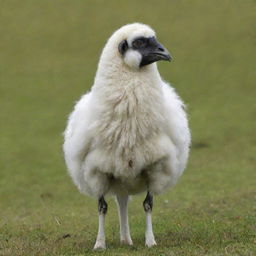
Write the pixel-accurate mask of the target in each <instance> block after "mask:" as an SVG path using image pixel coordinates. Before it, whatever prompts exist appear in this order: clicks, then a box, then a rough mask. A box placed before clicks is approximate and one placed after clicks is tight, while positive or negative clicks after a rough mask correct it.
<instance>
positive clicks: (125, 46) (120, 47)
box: [118, 40, 128, 56]
mask: <svg viewBox="0 0 256 256" xmlns="http://www.w3.org/2000/svg"><path fill="white" fill-rule="evenodd" d="M127 49H128V43H127V41H126V40H123V41H122V42H121V43H120V44H119V45H118V51H119V52H120V54H121V55H122V56H123V55H124V54H125V52H126V50H127Z"/></svg>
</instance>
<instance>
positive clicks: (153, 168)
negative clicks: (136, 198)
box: [64, 23, 190, 249]
mask: <svg viewBox="0 0 256 256" xmlns="http://www.w3.org/2000/svg"><path fill="white" fill-rule="evenodd" d="M159 60H169V61H170V60H171V56H170V54H169V53H168V51H167V50H166V49H165V48H164V47H163V46H162V45H161V44H160V43H159V42H158V41H157V39H156V35H155V32H154V31H153V30H152V29H151V28H150V27H149V26H147V25H144V24H140V23H134V24H128V25H125V26H123V27H121V28H120V29H118V30H117V31H116V32H114V34H113V35H112V36H111V37H110V38H109V40H108V41H107V43H106V45H105V47H104V49H103V52H102V54H101V57H100V61H99V64H98V70H97V73H96V76H95V81H94V84H93V86H92V88H91V91H90V92H89V93H87V94H85V95H84V96H83V97H82V98H81V99H80V100H79V101H78V102H77V104H76V106H75V108H74V111H73V112H72V113H71V115H70V117H69V120H68V125H67V128H66V131H65V142H64V153H65V160H66V164H67V166H68V170H69V173H70V176H71V177H72V179H73V181H74V183H75V184H76V186H77V187H78V189H79V190H80V191H81V192H82V193H84V194H87V195H91V196H94V197H96V198H97V199H98V212H99V230H98V236H97V240H96V243H95V246H94V249H105V248H106V245H105V233H104V222H105V215H106V213H107V203H106V201H105V199H104V196H105V195H106V194H114V195H115V196H116V199H117V204H118V210H119V220H120V239H121V242H122V243H124V244H129V245H131V244H132V239H131V236H130V230H129V224H128V213H127V204H128V198H129V195H133V194H137V193H140V192H147V196H146V198H145V200H144V202H143V206H144V210H145V212H146V233H145V236H146V242H145V243H146V246H148V247H151V246H153V245H156V242H155V238H154V234H153V229H152V222H151V211H152V207H153V195H155V194H159V193H161V192H163V191H164V190H166V189H167V188H168V187H170V186H172V185H174V184H175V183H176V181H177V179H178V178H179V177H180V175H181V174H182V172H183V170H184V168H185V166H186V163H187V159H188V154H189V145H190V132H189V128H188V121H187V117H186V113H185V111H184V104H183V102H182V101H181V99H180V98H179V96H178V95H177V94H176V93H175V91H174V89H173V88H172V87H170V85H168V84H167V83H166V82H164V81H163V80H162V78H161V76H160V74H159V72H158V69H157V65H156V61H159Z"/></svg>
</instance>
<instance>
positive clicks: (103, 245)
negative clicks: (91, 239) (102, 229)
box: [93, 240, 106, 250]
mask: <svg viewBox="0 0 256 256" xmlns="http://www.w3.org/2000/svg"><path fill="white" fill-rule="evenodd" d="M105 249H106V243H105V241H102V240H97V241H96V243H95V245H94V247H93V250H105Z"/></svg>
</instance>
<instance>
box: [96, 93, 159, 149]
mask: <svg viewBox="0 0 256 256" xmlns="http://www.w3.org/2000/svg"><path fill="white" fill-rule="evenodd" d="M147 96H148V95H147ZM108 103H110V102H108ZM111 103H112V104H107V105H106V108H105V112H104V113H103V115H102V126H101V127H100V129H99V130H100V132H99V134H100V139H101V140H102V141H101V143H103V144H104V145H106V146H107V147H108V148H109V149H114V150H116V151H119V153H121V152H122V153H128V152H131V151H133V149H134V148H136V147H138V146H139V145H141V144H143V143H144V142H145V140H147V138H149V137H152V136H154V135H155V134H157V133H158V132H159V130H160V129H161V125H162V122H163V117H162V115H161V113H162V112H163V111H161V108H162V104H161V102H160V100H159V99H156V98H154V99H152V98H151V97H146V95H141V94H139V95H138V93H137V94H136V93H134V92H130V93H123V94H120V95H119V97H116V98H115V99H112V101H111Z"/></svg>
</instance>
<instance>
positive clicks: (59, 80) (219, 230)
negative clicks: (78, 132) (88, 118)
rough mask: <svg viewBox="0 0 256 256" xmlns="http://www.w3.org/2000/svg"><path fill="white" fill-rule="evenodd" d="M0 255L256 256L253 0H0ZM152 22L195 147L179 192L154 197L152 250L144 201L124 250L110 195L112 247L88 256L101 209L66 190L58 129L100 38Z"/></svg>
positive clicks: (93, 62)
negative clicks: (132, 24) (184, 107)
mask: <svg viewBox="0 0 256 256" xmlns="http://www.w3.org/2000/svg"><path fill="white" fill-rule="evenodd" d="M0 4H1V8H0V31H1V40H0V48H1V51H0V90H1V93H0V104H1V116H0V117H1V124H0V134H1V143H0V165H1V166H0V175H1V179H0V209H1V211H0V255H6V256H8V255H10V256H13V255H49V256H50V255H51V256H52V255H68V256H70V255H98V254H100V255H161V256H167V255H170V256H175V255H185V256H187V255H204V256H205V255H207V256H208V255H209V256H210V255H211V256H217V255H232V256H233V255H248V256H249V255H250V256H252V255H256V236H255V233H256V226H255V223H256V204H255V202H256V189H255V188H256V175H255V171H256V170H255V167H256V137H255V130H256V118H255V115H256V100H255V95H256V86H255V78H256V73H255V50H256V49H255V48H256V47H255V39H256V30H255V18H256V15H255V13H256V3H255V1H253V0H245V1H239V0H234V1H231V0H225V1H220V0H217V1H214V2H213V1H210V0H205V1H199V0H195V1H189V0H182V1H175V0H172V1H167V0H163V1H159V2H158V3H156V2H155V1H153V0H149V1H147V3H145V2H143V1H141V2H139V1H135V0H129V1H128V2H127V1H124V2H122V1H108V2H104V1H101V0H97V1H96V0H95V1H89V0H88V1H82V0H77V1H68V0H63V1H58V0H57V1H50V0H44V1H37V2H35V1H32V0H24V1H18V0H13V1H4V0H0ZM134 21H141V22H144V23H147V24H149V25H151V26H152V27H153V28H154V29H155V30H156V31H157V35H158V38H159V41H160V42H162V43H163V45H165V46H166V48H167V49H168V50H169V51H170V52H171V54H172V55H173V57H174V61H173V62H172V63H166V62H164V63H159V70H160V72H161V75H162V76H163V77H164V79H165V80H167V81H170V82H172V83H173V86H174V87H175V88H176V90H177V92H178V93H179V94H180V95H181V97H182V98H183V99H184V101H185V102H186V104H187V111H188V113H189V119H190V127H191V131H192V138H193V144H192V148H191V155H190V160H189V164H188V167H187V169H186V171H185V173H184V175H183V176H182V177H181V179H180V180H179V182H178V184H177V186H176V187H174V188H173V189H171V190H169V191H167V192H166V193H164V194H162V195H161V196H158V197H155V202H154V210H153V224H154V230H155V236H156V240H157V243H158V246H157V247H155V248H152V249H147V248H145V247H144V228H145V220H144V212H143V207H142V201H143V199H144V197H145V195H139V196H136V197H133V198H132V200H131V202H130V205H129V217H130V224H131V234H132V237H133V241H134V246H132V247H127V246H120V245H119V234H118V230H119V227H118V217H117V212H116V205H115V202H114V200H113V198H111V197H109V198H107V201H108V203H109V212H108V215H107V220H106V233H107V246H108V249H107V250H106V251H105V252H93V251H92V250H91V249H92V247H93V244H94V241H95V239H96V234H97V225H98V223H97V202H96V200H94V199H92V198H89V197H85V196H83V195H81V194H79V192H78V191H77V190H76V188H75V186H74V185H73V184H72V182H71V180H70V178H69V177H68V174H67V172H66V167H65V165H64V160H63V153H62V148H61V147H62V142H63V137H62V132H63V130H64V128H65V124H66V119H67V116H68V114H69V113H70V111H71V109H72V106H73V105H74V102H75V101H76V100H78V99H79V97H80V96H81V95H82V94H83V93H84V92H85V91H87V90H88V89H89V88H90V86H91V85H92V83H93V78H94V74H95V71H96V67H97V62H98V58H99V55H100V52H101V49H102V47H103V46H104V44H105V41H106V39H107V38H108V37H109V36H110V34H111V33H112V32H113V31H114V30H115V29H117V28H118V27H120V26H121V25H123V24H125V23H129V22H134Z"/></svg>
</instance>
